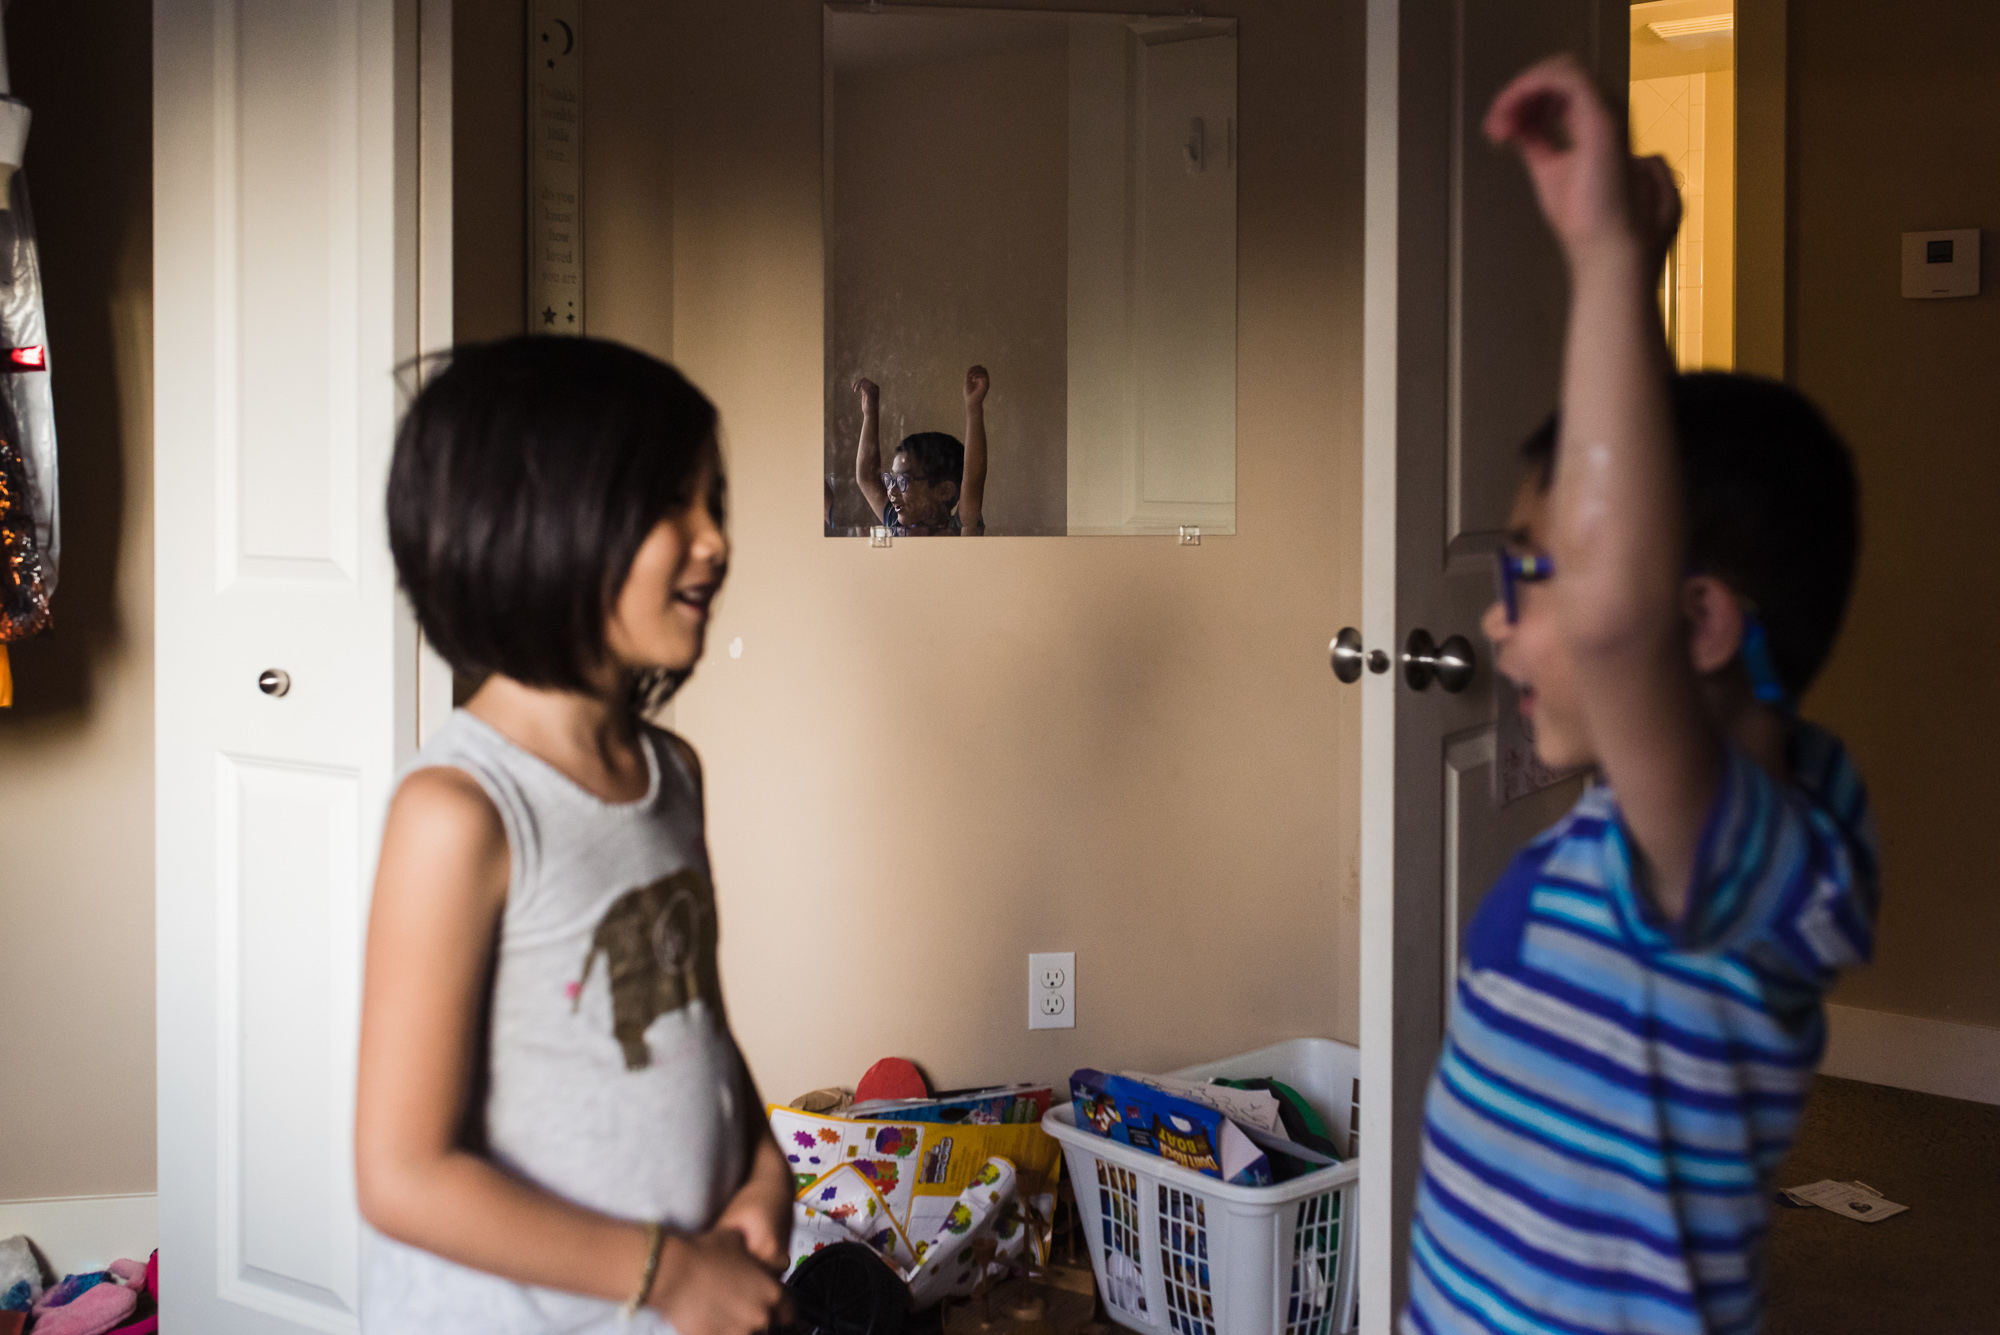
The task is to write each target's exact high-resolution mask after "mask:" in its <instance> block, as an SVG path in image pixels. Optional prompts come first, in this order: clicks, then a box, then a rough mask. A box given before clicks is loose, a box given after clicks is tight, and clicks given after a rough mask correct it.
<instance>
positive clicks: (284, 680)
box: [257, 668, 292, 696]
mask: <svg viewBox="0 0 2000 1335" xmlns="http://www.w3.org/2000/svg"><path fill="white" fill-rule="evenodd" d="M257 689H258V690H260V691H262V692H263V693H264V694H266V695H270V696H279V695H283V694H284V693H285V692H286V691H289V690H291V689H292V674H291V673H289V672H287V671H285V670H284V669H283V668H265V669H264V670H263V671H262V672H260V673H258V674H257Z"/></svg>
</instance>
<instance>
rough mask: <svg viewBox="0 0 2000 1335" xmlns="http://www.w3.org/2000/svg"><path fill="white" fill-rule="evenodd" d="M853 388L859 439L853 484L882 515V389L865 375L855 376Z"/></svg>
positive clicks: (886, 505)
mask: <svg viewBox="0 0 2000 1335" xmlns="http://www.w3.org/2000/svg"><path fill="white" fill-rule="evenodd" d="M854 392H855V393H856V394H858V395H860V397H861V440H860V443H859V444H857V445H856V446H855V447H854V485H855V486H857V487H859V488H861V494H862V495H863V496H866V497H867V498H868V507H869V508H870V509H871V510H873V511H874V512H875V517H876V518H877V519H881V518H882V517H883V516H884V515H885V514H886V513H888V509H889V493H888V492H886V491H884V490H883V489H882V427H881V424H880V421H879V419H880V417H881V399H882V391H881V390H880V389H878V388H877V387H876V385H875V382H874V381H873V380H870V379H869V378H868V377H867V376H856V377H855V378H854Z"/></svg>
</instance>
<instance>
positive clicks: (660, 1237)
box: [623, 1224, 667, 1321]
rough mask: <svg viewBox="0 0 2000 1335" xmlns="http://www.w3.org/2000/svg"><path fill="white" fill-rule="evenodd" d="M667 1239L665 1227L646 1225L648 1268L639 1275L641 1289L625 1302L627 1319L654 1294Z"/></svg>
mask: <svg viewBox="0 0 2000 1335" xmlns="http://www.w3.org/2000/svg"><path fill="white" fill-rule="evenodd" d="M666 1241H667V1233H666V1230H665V1229H663V1228H661V1227H660V1226H659V1225H658V1224H648V1225H646V1269H645V1273H644V1274H642V1275H641V1276H640V1277H639V1291H638V1292H637V1293H635V1294H633V1295H632V1296H631V1297H630V1298H628V1299H627V1300H626V1302H625V1308H624V1312H623V1315H624V1318H625V1319H626V1320H627V1321H630V1320H631V1319H632V1318H633V1317H635V1316H637V1315H638V1313H639V1309H640V1308H641V1307H644V1306H645V1305H646V1299H647V1298H648V1297H650V1296H651V1295H652V1292H653V1281H654V1280H655V1279H657V1278H658V1277H659V1274H660V1249H661V1248H662V1247H663V1246H664V1245H665V1244H666Z"/></svg>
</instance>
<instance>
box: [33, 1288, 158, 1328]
mask: <svg viewBox="0 0 2000 1335" xmlns="http://www.w3.org/2000/svg"><path fill="white" fill-rule="evenodd" d="M138 1305H139V1295H138V1294H136V1293H134V1292H132V1290H130V1289H128V1288H126V1287H125V1286H124V1285H123V1284H99V1285H98V1286H97V1287H96V1288H94V1289H91V1290H89V1291H88V1292H85V1293H83V1294H80V1295H79V1296H78V1297H77V1299H76V1301H74V1302H69V1303H64V1304H63V1305H62V1306H61V1307H45V1308H43V1309H42V1310H41V1312H40V1313H39V1314H37V1316H36V1317H35V1335H105V1332H107V1331H109V1330H110V1329H111V1328H112V1327H113V1326H116V1325H117V1324H118V1323H119V1322H121V1321H124V1320H125V1319H126V1318H128V1317H130V1316H131V1315H132V1312H133V1309H135V1308H136V1307H138Z"/></svg>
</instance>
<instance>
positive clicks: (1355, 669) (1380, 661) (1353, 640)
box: [1328, 626, 1389, 683]
mask: <svg viewBox="0 0 2000 1335" xmlns="http://www.w3.org/2000/svg"><path fill="white" fill-rule="evenodd" d="M1328 656H1329V658H1330V659H1331V660H1332V663H1333V675H1334V676H1336V677H1338V678H1340V679H1341V680H1342V681H1344V682H1348V683H1353V682H1357V681H1360V680H1361V669H1362V666H1363V665H1364V664H1365V665H1366V666H1367V668H1368V670H1369V671H1370V672H1375V673H1381V672H1387V671H1388V670H1389V655H1387V654H1385V653H1383V652H1382V651H1381V650H1380V649H1374V650H1368V649H1363V648H1362V647H1361V632H1360V631H1358V630H1356V629H1354V627H1352V626H1344V627H1342V628H1341V632H1340V634H1338V635H1336V636H1334V637H1333V643H1332V644H1331V645H1330V646H1328Z"/></svg>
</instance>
